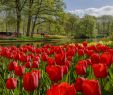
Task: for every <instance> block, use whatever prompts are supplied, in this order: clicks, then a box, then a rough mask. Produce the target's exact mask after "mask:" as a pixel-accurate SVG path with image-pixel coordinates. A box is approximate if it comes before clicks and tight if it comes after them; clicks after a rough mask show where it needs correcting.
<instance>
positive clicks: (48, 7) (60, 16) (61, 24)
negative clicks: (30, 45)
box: [0, 0, 113, 38]
mask: <svg viewBox="0 0 113 95" xmlns="http://www.w3.org/2000/svg"><path fill="white" fill-rule="evenodd" d="M0 31H4V32H8V31H9V32H16V33H17V36H19V34H20V33H21V34H22V35H25V36H30V37H33V36H34V35H35V34H37V33H40V32H47V33H48V34H51V35H56V34H57V35H66V36H74V37H75V38H78V37H82V36H83V37H103V36H110V35H111V34H112V32H113V17H112V16H102V17H94V16H89V15H86V16H84V17H82V18H80V17H79V16H76V15H74V14H71V13H67V12H65V4H64V0H0Z"/></svg>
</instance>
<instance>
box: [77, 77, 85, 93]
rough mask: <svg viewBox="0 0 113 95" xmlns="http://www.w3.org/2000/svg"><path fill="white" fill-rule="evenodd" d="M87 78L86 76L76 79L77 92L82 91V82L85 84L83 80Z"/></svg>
mask: <svg viewBox="0 0 113 95" xmlns="http://www.w3.org/2000/svg"><path fill="white" fill-rule="evenodd" d="M84 80H85V78H82V77H80V78H77V79H76V81H75V89H76V91H77V92H82V84H83V81H84Z"/></svg>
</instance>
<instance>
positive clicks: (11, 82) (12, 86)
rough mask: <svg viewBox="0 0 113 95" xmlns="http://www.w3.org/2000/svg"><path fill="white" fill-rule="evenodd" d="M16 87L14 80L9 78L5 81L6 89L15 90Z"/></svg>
mask: <svg viewBox="0 0 113 95" xmlns="http://www.w3.org/2000/svg"><path fill="white" fill-rule="evenodd" d="M16 86H17V79H16V78H9V79H8V80H7V81H6V88H7V89H15V88H16Z"/></svg>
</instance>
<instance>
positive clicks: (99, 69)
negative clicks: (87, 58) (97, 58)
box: [92, 63, 108, 78]
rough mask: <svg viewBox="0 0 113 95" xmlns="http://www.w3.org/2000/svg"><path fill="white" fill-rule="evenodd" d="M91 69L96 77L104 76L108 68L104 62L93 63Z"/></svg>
mask: <svg viewBox="0 0 113 95" xmlns="http://www.w3.org/2000/svg"><path fill="white" fill-rule="evenodd" d="M92 67H93V71H94V75H95V76H96V77H97V78H105V77H107V75H108V68H107V65H106V64H103V63H99V64H93V65H92Z"/></svg>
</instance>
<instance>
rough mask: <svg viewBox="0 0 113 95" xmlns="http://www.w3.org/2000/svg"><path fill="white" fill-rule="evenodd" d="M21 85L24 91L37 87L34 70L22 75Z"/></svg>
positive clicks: (36, 77)
mask: <svg viewBox="0 0 113 95" xmlns="http://www.w3.org/2000/svg"><path fill="white" fill-rule="evenodd" d="M23 87H24V89H25V90H26V91H34V90H35V89H36V88H37V87H38V76H37V74H36V73H35V72H30V73H27V74H25V75H24V76H23Z"/></svg>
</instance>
